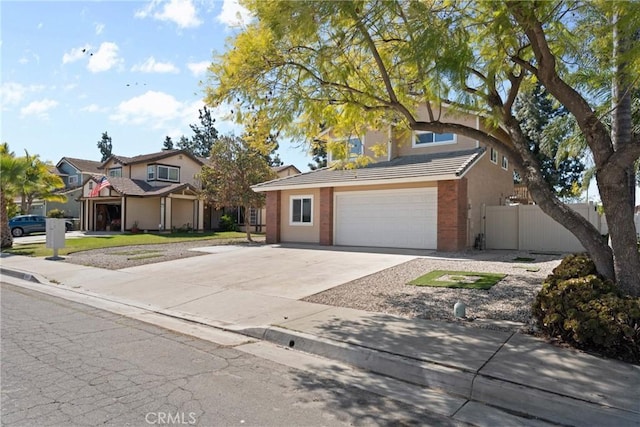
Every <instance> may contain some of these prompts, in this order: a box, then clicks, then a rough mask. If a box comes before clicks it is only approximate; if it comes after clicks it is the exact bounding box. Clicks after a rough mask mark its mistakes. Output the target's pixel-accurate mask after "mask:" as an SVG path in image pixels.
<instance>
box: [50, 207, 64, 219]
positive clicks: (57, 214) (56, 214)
mask: <svg viewBox="0 0 640 427" xmlns="http://www.w3.org/2000/svg"><path fill="white" fill-rule="evenodd" d="M47 216H48V217H49V218H64V217H65V214H64V211H63V210H61V209H51V210H50V211H49V212H47Z"/></svg>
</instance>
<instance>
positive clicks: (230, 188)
mask: <svg viewBox="0 0 640 427" xmlns="http://www.w3.org/2000/svg"><path fill="white" fill-rule="evenodd" d="M198 177H199V179H200V181H201V183H202V195H203V196H204V197H205V198H206V199H207V200H208V201H210V202H211V203H213V205H214V206H215V207H216V208H218V209H219V208H223V207H239V208H242V210H243V211H244V224H245V227H246V232H247V240H249V241H252V238H251V227H250V224H249V214H250V212H251V208H256V209H258V208H261V207H262V206H264V202H265V200H264V194H263V193H256V192H254V191H253V190H252V189H251V186H252V185H255V184H258V183H261V182H264V181H268V180H270V179H273V178H275V174H274V172H273V170H272V169H271V167H270V166H269V163H268V162H267V159H266V158H265V156H264V155H263V154H262V153H261V152H259V151H257V150H255V149H253V148H252V147H251V146H250V145H249V143H247V142H246V141H245V140H244V139H242V138H237V137H231V136H223V137H221V138H220V139H219V140H218V141H217V142H216V143H215V144H214V146H213V148H212V149H211V156H210V157H209V162H208V164H206V165H205V166H204V167H203V168H202V171H201V172H200V174H199V176H198Z"/></svg>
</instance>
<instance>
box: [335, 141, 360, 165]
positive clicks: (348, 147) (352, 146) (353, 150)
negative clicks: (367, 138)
mask: <svg viewBox="0 0 640 427" xmlns="http://www.w3.org/2000/svg"><path fill="white" fill-rule="evenodd" d="M336 142H338V143H341V144H344V149H343V148H339V149H336V152H335V153H333V152H332V150H329V152H328V153H327V159H328V161H329V162H332V161H334V160H338V159H340V158H341V157H342V156H343V155H344V156H346V157H345V159H344V160H353V159H355V158H356V157H358V156H360V155H362V154H363V153H364V142H363V139H362V138H359V137H351V138H346V139H338V140H336ZM343 150H344V151H343ZM334 154H335V156H334ZM336 157H337V158H336Z"/></svg>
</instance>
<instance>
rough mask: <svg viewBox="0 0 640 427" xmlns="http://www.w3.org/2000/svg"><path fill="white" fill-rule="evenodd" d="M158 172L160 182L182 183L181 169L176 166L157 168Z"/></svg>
mask: <svg viewBox="0 0 640 427" xmlns="http://www.w3.org/2000/svg"><path fill="white" fill-rule="evenodd" d="M157 171H158V178H157V179H158V180H159V181H171V182H179V181H180V168H177V167H175V166H163V165H158V166H157Z"/></svg>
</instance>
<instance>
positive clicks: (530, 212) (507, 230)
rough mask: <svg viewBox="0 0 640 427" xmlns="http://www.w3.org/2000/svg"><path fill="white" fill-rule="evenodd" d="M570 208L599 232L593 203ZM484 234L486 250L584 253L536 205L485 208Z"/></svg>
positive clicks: (582, 249)
mask: <svg viewBox="0 0 640 427" xmlns="http://www.w3.org/2000/svg"><path fill="white" fill-rule="evenodd" d="M570 207H571V209H573V210H574V211H576V212H578V213H580V214H581V215H582V216H584V217H585V218H587V219H588V220H589V222H591V223H592V224H593V225H594V226H595V227H596V228H597V229H598V230H601V232H603V231H602V218H601V216H600V214H599V213H598V211H597V210H596V206H595V205H594V204H593V203H579V204H574V205H570ZM485 233H486V234H485V239H486V248H487V249H513V250H522V251H541V252H581V251H584V248H583V247H582V245H581V244H580V242H579V241H578V239H576V238H575V237H574V236H573V234H571V233H570V232H569V231H568V230H567V229H565V228H564V227H563V226H561V225H560V224H558V223H557V222H555V221H554V220H553V219H551V217H550V216H548V215H547V214H545V213H544V212H542V210H541V209H540V207H539V206H536V205H515V206H487V207H486V208H485ZM604 233H606V231H604V232H603V234H604Z"/></svg>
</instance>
